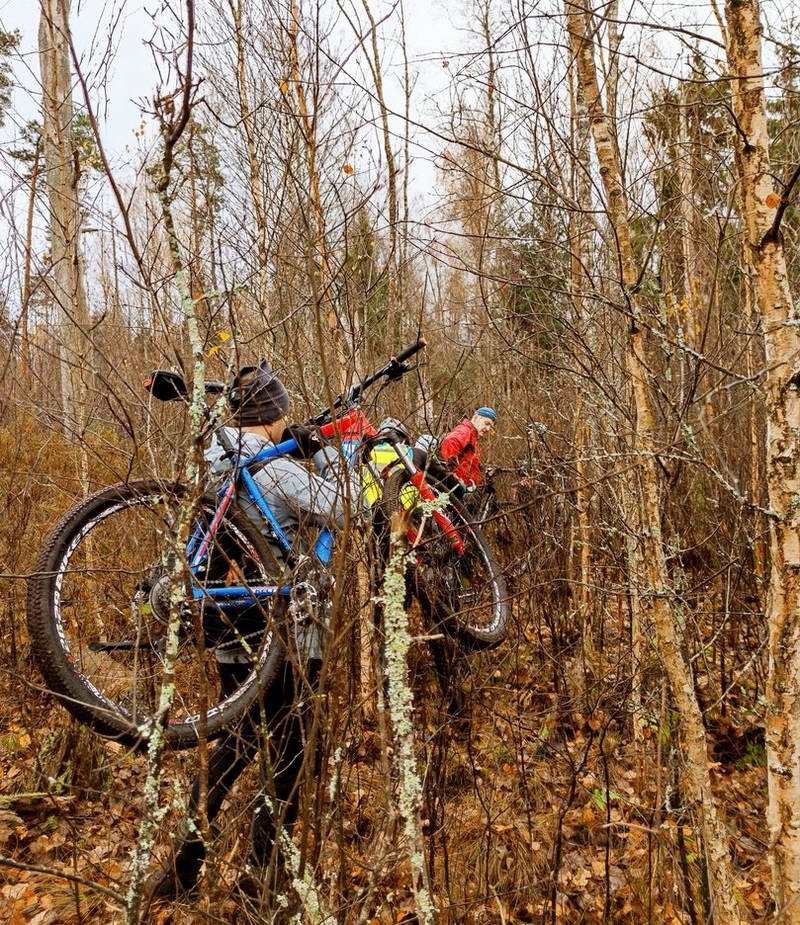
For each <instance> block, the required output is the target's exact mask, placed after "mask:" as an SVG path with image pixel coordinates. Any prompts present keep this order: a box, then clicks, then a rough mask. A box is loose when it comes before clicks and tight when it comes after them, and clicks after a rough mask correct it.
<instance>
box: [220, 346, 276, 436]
mask: <svg viewBox="0 0 800 925" xmlns="http://www.w3.org/2000/svg"><path fill="white" fill-rule="evenodd" d="M228 403H229V405H230V406H231V410H232V411H233V413H234V415H235V417H236V422H237V423H238V425H239V426H240V427H255V426H256V425H258V424H274V423H275V421H277V420H279V419H280V418H282V417H285V416H286V412H287V411H288V410H289V393H288V392H287V391H286V387H285V386H284V384H283V383H282V382H281V380H280V379H279V378H278V377H277V376H276V375H275V373H274V372H273V369H272V367H271V366H270V364H269V362H268V361H267V360H262V361H261V362H260V363H259V364H258V366H244V367H243V368H242V369H240V370H239V373H238V374H237V375H236V376H234V378H233V381H232V382H231V387H230V392H229V393H228Z"/></svg>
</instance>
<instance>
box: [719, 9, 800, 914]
mask: <svg viewBox="0 0 800 925" xmlns="http://www.w3.org/2000/svg"><path fill="white" fill-rule="evenodd" d="M725 15H726V20H727V33H728V68H729V73H730V77H731V93H732V98H733V112H734V116H735V118H736V122H737V131H736V141H737V158H736V161H737V168H738V173H739V182H740V186H741V198H742V203H743V212H744V215H743V219H744V226H745V236H746V243H747V247H748V249H749V252H750V257H751V266H752V269H753V284H754V288H755V296H756V303H757V306H758V311H759V313H760V315H761V322H762V327H763V330H764V348H765V352H766V367H767V375H766V382H765V386H766V405H767V491H768V497H769V508H770V510H771V511H773V512H774V514H775V516H774V517H773V518H772V520H771V523H770V558H771V566H770V574H769V588H768V594H767V621H768V625H769V679H768V682H767V700H768V708H767V715H766V746H767V781H768V788H769V802H768V808H767V821H768V823H769V833H770V860H771V865H772V875H773V893H774V897H775V903H776V920H777V921H780V922H796V921H798V919H799V918H800V469H798V459H800V377H798V370H800V326H799V325H800V319H798V316H797V311H796V308H795V306H794V305H793V302H792V294H791V291H790V288H789V279H788V276H787V272H786V259H785V255H784V249H783V240H782V238H781V234H780V228H779V220H778V221H776V218H777V216H778V210H780V209H781V196H780V195H779V194H778V193H777V192H776V191H775V184H774V180H773V178H772V174H771V172H770V160H769V135H768V131H767V111H766V101H765V96H764V79H763V64H762V58H761V23H760V9H759V4H758V0H728V2H727V3H726V6H725Z"/></svg>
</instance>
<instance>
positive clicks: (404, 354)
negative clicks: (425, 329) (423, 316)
mask: <svg viewBox="0 0 800 925" xmlns="http://www.w3.org/2000/svg"><path fill="white" fill-rule="evenodd" d="M425 346H426V341H425V338H424V337H420V338H418V339H417V340H416V341H415V342H414V343H413V344H409V345H408V347H406V348H405V349H404V350H401V351H400V353H398V354H397V356H393V357H392V358H391V359H390V360H389V362H388V363H387V364H386V365H385V366H383V367H381V368H380V369H378V370H376V371H375V372H374V373H371V374H370V375H369V376H367V377H366V379H363V380H362V381H361V382H357V383H356V384H355V385H354V386H353V387H352V388H351V389H350V390H349V391H348V392H347V393H346V394H345V395H338V396H337V397H336V398H335V399H334V400H333V407H332V409H331V408H326V409H325V410H324V411H320V412H319V414H316V415H314V417H312V418H310V419H309V420H308V422H307V423H308V424H316V425H326V424H328V422H330V421H331V410H333V411H335V410H336V409H337V408H341V407H342V406H343V405H352V404H353V403H354V402H356V401H358V400H359V399H360V398H361V396H362V395H363V394H364V392H366V390H367V389H368V388H369V387H370V386H372V385H374V384H375V383H376V382H377V381H378V380H379V379H384V378H385V379H389V380H392V379H400V378H401V377H402V376H404V375H405V374H406V373H407V372H410V369H409V367H408V366H406V362H407V361H408V360H410V359H411V357H413V356H414V355H415V354H417V353H419V352H420V350H424V348H425ZM323 436H325V435H323Z"/></svg>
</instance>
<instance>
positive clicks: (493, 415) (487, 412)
mask: <svg viewBox="0 0 800 925" xmlns="http://www.w3.org/2000/svg"><path fill="white" fill-rule="evenodd" d="M475 414H479V415H480V416H481V417H482V418H489V420H490V421H496V420H497V412H496V411H495V410H494V408H487V407H486V406H484V407H482V408H476V409H475Z"/></svg>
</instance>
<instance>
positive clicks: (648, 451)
mask: <svg viewBox="0 0 800 925" xmlns="http://www.w3.org/2000/svg"><path fill="white" fill-rule="evenodd" d="M565 9H566V17H567V28H568V30H569V37H570V44H571V48H572V54H573V56H574V59H575V68H576V73H577V78H578V82H579V84H580V86H581V90H582V91H583V96H584V99H585V100H586V107H587V110H588V113H589V120H590V125H591V130H592V136H593V139H594V144H595V150H596V152H597V159H598V162H599V166H600V175H601V178H602V181H603V189H604V192H605V196H606V210H607V213H608V219H609V222H610V224H611V226H612V229H613V231H614V238H615V240H616V245H617V254H618V257H619V269H620V283H621V290H622V296H623V299H624V302H625V305H626V308H627V310H628V312H629V316H630V327H629V333H628V340H627V345H626V367H627V371H628V376H629V378H630V382H631V386H632V390H633V399H634V407H635V423H634V432H633V450H634V453H635V454H636V456H637V457H638V459H639V467H640V478H641V486H642V487H641V507H640V510H641V526H642V539H641V544H642V558H643V561H644V565H645V577H646V579H647V583H648V585H649V588H647V591H648V597H649V598H650V601H651V604H650V607H651V613H652V618H653V624H654V626H655V631H656V637H657V642H658V648H659V651H660V653H661V657H662V660H663V663H664V669H665V671H666V674H667V678H668V680H669V685H670V690H671V692H672V697H673V699H674V701H675V706H676V707H677V710H678V713H679V714H680V716H681V721H682V733H683V736H682V737H683V748H684V755H685V760H686V777H687V791H688V794H689V796H690V797H691V799H692V800H693V801H694V802H695V803H696V804H697V806H698V808H699V811H700V817H701V821H702V831H703V842H704V844H705V849H706V861H707V865H708V874H709V889H710V895H711V901H712V904H713V909H714V917H715V922H717V923H718V925H722V923H729V922H730V923H738V922H740V921H741V919H740V913H739V908H738V905H737V902H736V898H735V889H734V878H733V871H732V868H731V862H730V857H729V854H728V840H727V835H726V831H725V826H724V823H723V820H722V817H721V815H720V812H719V808H718V806H717V803H716V800H715V798H714V794H713V790H712V786H711V774H710V771H709V764H708V756H707V752H706V735H705V728H704V726H703V717H702V714H701V712H700V707H699V705H698V702H697V696H696V694H695V691H694V686H693V684H692V679H691V675H690V672H689V666H688V665H687V663H686V660H685V658H684V655H683V652H682V650H681V647H680V640H679V637H678V633H677V630H676V626H675V620H674V615H673V612H672V607H671V604H670V600H669V596H668V595H669V591H668V588H669V576H668V573H667V566H666V560H665V556H664V546H663V542H662V537H661V501H660V497H659V485H658V469H657V462H656V456H655V435H656V419H655V414H654V412H653V407H652V402H651V397H650V392H649V388H648V371H647V361H646V352H645V331H646V328H644V327H643V326H642V324H641V314H642V313H641V305H640V303H639V295H638V293H637V290H636V287H637V283H638V280H639V268H638V266H637V261H636V256H635V253H634V249H633V244H632V241H631V228H630V218H629V208H628V200H627V195H626V192H625V183H624V177H623V173H622V164H621V161H620V157H619V150H618V145H617V143H616V139H615V135H614V131H613V126H612V123H611V120H610V119H609V117H608V114H607V112H606V110H605V108H604V106H603V102H602V99H601V96H600V87H599V82H598V76H597V66H596V63H595V51H594V41H593V39H592V37H591V36H592V35H593V32H592V28H591V23H590V21H589V16H588V13H587V11H586V7H585V5H583V4H580V5H578V4H576V3H573V2H571V0H566V4H565Z"/></svg>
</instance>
